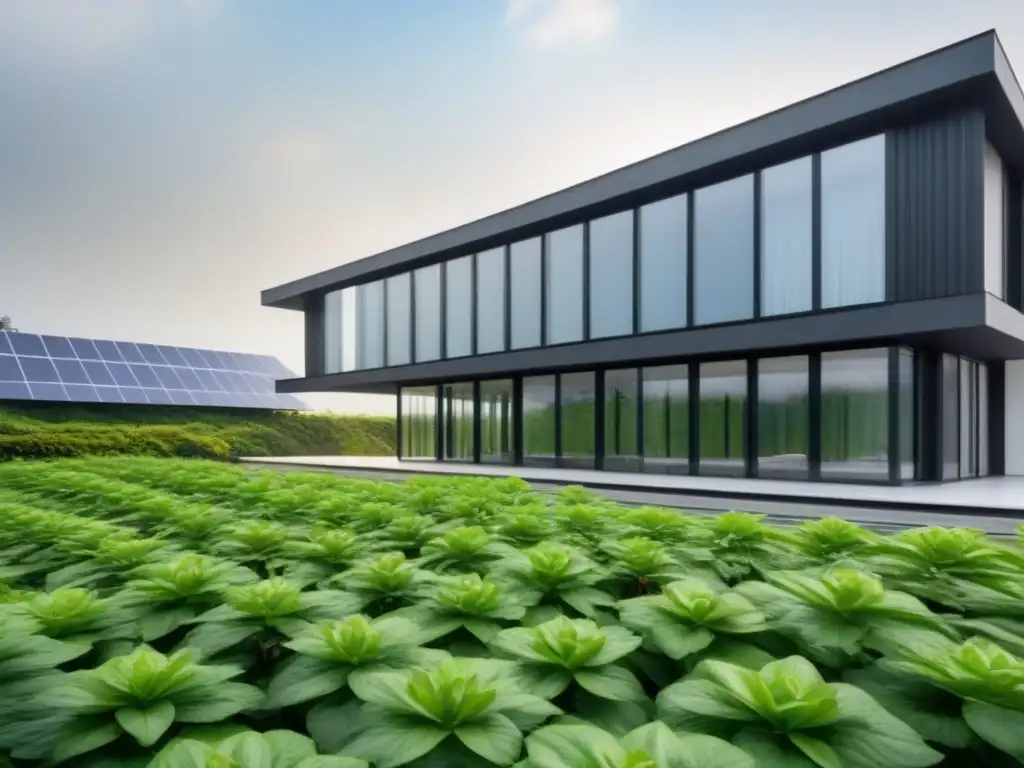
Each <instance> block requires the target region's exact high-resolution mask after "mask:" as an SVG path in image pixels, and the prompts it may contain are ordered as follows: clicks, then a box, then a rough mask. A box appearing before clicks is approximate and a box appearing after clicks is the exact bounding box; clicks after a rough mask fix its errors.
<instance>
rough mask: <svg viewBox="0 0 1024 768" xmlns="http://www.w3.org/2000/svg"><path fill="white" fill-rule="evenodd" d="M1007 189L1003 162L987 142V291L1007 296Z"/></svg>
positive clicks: (996, 295)
mask: <svg viewBox="0 0 1024 768" xmlns="http://www.w3.org/2000/svg"><path fill="white" fill-rule="evenodd" d="M1005 208H1006V187H1005V181H1004V178H1003V159H1002V158H1001V157H1000V156H999V153H998V152H997V151H996V150H995V148H994V147H993V146H992V145H991V144H989V143H988V142H987V141H986V142H985V290H986V291H987V292H988V293H991V294H992V295H993V296H995V297H997V298H1000V299H1001V298H1003V296H1004V295H1005V294H1006V267H1005V264H1006V223H1005V216H1006V214H1005Z"/></svg>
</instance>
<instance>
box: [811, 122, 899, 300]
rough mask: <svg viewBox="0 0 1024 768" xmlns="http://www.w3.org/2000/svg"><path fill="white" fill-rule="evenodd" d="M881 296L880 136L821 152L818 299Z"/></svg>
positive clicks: (882, 147)
mask: <svg viewBox="0 0 1024 768" xmlns="http://www.w3.org/2000/svg"><path fill="white" fill-rule="evenodd" d="M884 300H885V136H884V135H880V136H873V137H872V138H870V139H864V140H862V141H857V142H854V143H853V144H847V145H845V146H842V147H838V148H836V149H832V150H829V151H828V152H823V153H822V155H821V303H822V306H823V307H843V306H850V305H853V304H867V303H871V302H876V301H884Z"/></svg>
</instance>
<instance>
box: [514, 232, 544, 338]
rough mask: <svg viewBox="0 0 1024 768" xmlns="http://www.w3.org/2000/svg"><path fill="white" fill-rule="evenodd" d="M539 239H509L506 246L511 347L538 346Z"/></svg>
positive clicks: (540, 283)
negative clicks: (508, 245)
mask: <svg viewBox="0 0 1024 768" xmlns="http://www.w3.org/2000/svg"><path fill="white" fill-rule="evenodd" d="M540 251H541V241H540V238H539V237H535V238H533V239H531V240H523V241H522V242H518V243H513V244H512V247H511V248H509V278H510V281H511V285H510V286H509V289H510V290H509V293H510V296H511V299H512V306H511V307H510V309H511V310H512V311H511V315H512V328H511V333H510V334H509V335H510V337H511V342H512V349H526V348H528V347H539V346H540V309H541V303H540V302H541V291H542V289H541V285H542V281H543V275H542V274H541V253H540Z"/></svg>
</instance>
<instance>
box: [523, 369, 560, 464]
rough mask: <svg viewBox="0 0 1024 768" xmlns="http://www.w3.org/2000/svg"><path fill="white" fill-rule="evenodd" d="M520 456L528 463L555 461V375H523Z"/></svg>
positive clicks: (550, 462) (549, 462) (551, 462)
mask: <svg viewBox="0 0 1024 768" xmlns="http://www.w3.org/2000/svg"><path fill="white" fill-rule="evenodd" d="M523 459H524V462H523V463H524V464H526V465H527V466H530V465H532V466H553V465H554V463H555V377H554V376H527V377H526V378H524V379H523Z"/></svg>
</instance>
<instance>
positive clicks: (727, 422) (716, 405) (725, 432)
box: [698, 360, 747, 476]
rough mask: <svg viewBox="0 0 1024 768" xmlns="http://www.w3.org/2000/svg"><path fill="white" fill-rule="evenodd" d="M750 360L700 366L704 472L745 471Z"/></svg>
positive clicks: (702, 466)
mask: <svg viewBox="0 0 1024 768" xmlns="http://www.w3.org/2000/svg"><path fill="white" fill-rule="evenodd" d="M746 412H747V363H746V361H743V360H736V361H728V362H722V363H702V364H701V366H700V425H699V432H698V435H699V439H700V464H699V467H700V473H701V474H702V475H730V476H737V475H742V474H744V472H745V463H744V452H743V448H744V444H745V442H746V427H745V422H746Z"/></svg>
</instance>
